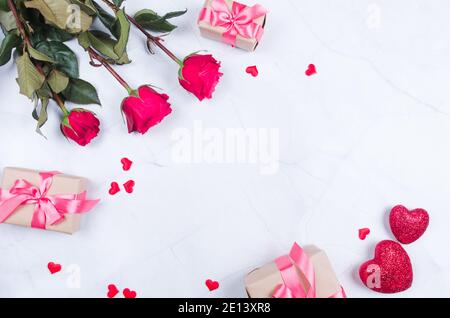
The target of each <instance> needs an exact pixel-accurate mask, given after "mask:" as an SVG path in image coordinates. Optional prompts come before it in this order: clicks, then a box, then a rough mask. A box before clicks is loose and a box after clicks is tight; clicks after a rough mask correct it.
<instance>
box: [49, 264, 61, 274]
mask: <svg viewBox="0 0 450 318" xmlns="http://www.w3.org/2000/svg"><path fill="white" fill-rule="evenodd" d="M47 268H48V270H49V271H50V273H51V274H52V275H53V274H55V273H57V272H59V271H60V270H61V264H56V263H53V262H50V263H48V264H47Z"/></svg>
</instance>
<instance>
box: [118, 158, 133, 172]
mask: <svg viewBox="0 0 450 318" xmlns="http://www.w3.org/2000/svg"><path fill="white" fill-rule="evenodd" d="M120 162H121V163H122V169H123V170H124V171H128V170H130V168H131V165H132V164H133V161H131V160H130V159H128V158H126V157H125V158H122V159H121V160H120Z"/></svg>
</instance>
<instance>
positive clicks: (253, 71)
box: [245, 65, 259, 77]
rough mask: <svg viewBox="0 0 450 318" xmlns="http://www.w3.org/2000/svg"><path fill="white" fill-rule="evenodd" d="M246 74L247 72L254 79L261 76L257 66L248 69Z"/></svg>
mask: <svg viewBox="0 0 450 318" xmlns="http://www.w3.org/2000/svg"><path fill="white" fill-rule="evenodd" d="M245 72H247V73H248V74H251V75H252V76H253V77H256V76H258V74H259V72H258V68H257V67H256V65H253V66H249V67H247V68H246V69H245Z"/></svg>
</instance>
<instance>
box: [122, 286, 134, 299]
mask: <svg viewBox="0 0 450 318" xmlns="http://www.w3.org/2000/svg"><path fill="white" fill-rule="evenodd" d="M122 293H123V295H124V296H125V298H136V292H135V291H134V290H130V289H129V288H125V289H124V290H123V292H122Z"/></svg>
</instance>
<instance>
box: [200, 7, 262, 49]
mask: <svg viewBox="0 0 450 318" xmlns="http://www.w3.org/2000/svg"><path fill="white" fill-rule="evenodd" d="M266 14H267V10H266V9H264V8H263V7H262V6H261V5H259V4H257V5H254V6H253V7H249V6H246V5H245V4H241V3H239V2H236V1H232V0H206V2H205V5H204V6H203V8H202V11H201V12H200V17H199V19H198V26H199V28H200V33H201V34H202V36H204V37H206V38H210V39H213V40H217V41H222V42H225V43H228V44H230V45H232V46H234V47H238V48H241V49H244V50H247V51H254V50H255V49H256V47H257V46H258V43H259V41H260V40H261V38H262V35H263V33H264V26H265V23H266Z"/></svg>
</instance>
